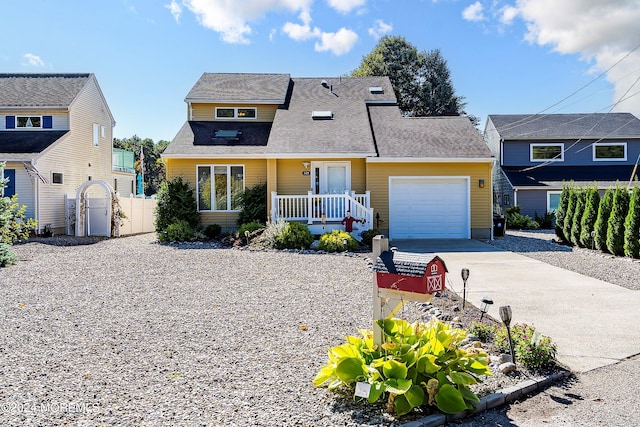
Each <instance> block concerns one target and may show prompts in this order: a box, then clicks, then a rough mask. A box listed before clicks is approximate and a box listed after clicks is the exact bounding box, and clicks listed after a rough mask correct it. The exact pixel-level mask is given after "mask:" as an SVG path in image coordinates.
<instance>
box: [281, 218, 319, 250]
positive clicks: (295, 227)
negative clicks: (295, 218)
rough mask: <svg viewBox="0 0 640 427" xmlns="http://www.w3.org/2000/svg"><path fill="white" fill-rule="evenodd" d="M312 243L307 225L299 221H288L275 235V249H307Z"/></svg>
mask: <svg viewBox="0 0 640 427" xmlns="http://www.w3.org/2000/svg"><path fill="white" fill-rule="evenodd" d="M311 243H313V235H312V234H311V231H309V227H307V226H306V225H304V224H300V223H299V222H288V223H287V225H286V226H285V227H284V229H283V230H282V231H281V233H280V234H278V236H277V237H276V242H275V246H276V248H277V249H307V248H308V247H309V246H311Z"/></svg>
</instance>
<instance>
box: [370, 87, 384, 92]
mask: <svg viewBox="0 0 640 427" xmlns="http://www.w3.org/2000/svg"><path fill="white" fill-rule="evenodd" d="M369 92H371V93H384V89H382V86H369Z"/></svg>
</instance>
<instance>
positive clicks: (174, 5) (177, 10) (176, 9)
mask: <svg viewBox="0 0 640 427" xmlns="http://www.w3.org/2000/svg"><path fill="white" fill-rule="evenodd" d="M164 7H166V8H167V9H169V11H170V12H171V14H172V15H173V19H175V20H176V22H180V15H182V7H181V6H180V5H179V4H178V2H177V1H176V0H171V3H169V4H166V5H164Z"/></svg>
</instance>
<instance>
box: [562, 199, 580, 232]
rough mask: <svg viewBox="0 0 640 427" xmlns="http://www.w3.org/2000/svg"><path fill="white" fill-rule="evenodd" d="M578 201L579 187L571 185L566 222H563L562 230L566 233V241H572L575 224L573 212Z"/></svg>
mask: <svg viewBox="0 0 640 427" xmlns="http://www.w3.org/2000/svg"><path fill="white" fill-rule="evenodd" d="M577 201H578V194H577V189H576V188H574V187H571V188H570V189H569V204H568V205H567V211H566V213H565V216H564V224H562V232H563V233H564V240H565V242H569V243H571V226H572V225H573V213H574V212H575V211H576V203H577Z"/></svg>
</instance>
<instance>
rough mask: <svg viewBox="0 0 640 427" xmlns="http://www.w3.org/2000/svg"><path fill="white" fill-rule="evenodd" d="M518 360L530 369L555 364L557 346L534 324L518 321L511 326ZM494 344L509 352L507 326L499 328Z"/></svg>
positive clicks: (499, 348)
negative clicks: (539, 332)
mask: <svg viewBox="0 0 640 427" xmlns="http://www.w3.org/2000/svg"><path fill="white" fill-rule="evenodd" d="M511 338H512V340H513V347H514V352H515V355H516V360H517V361H518V362H519V363H522V364H523V365H524V366H526V367H527V368H529V369H533V370H536V369H541V368H545V367H549V366H552V365H553V364H555V359H556V353H557V346H556V344H555V343H553V342H552V341H551V338H549V337H547V336H545V335H539V334H538V333H536V329H535V327H534V326H533V325H527V324H526V323H518V324H515V325H513V326H512V327H511ZM493 343H494V345H495V346H496V348H498V350H500V351H501V352H503V353H509V352H510V348H509V338H508V334H507V328H506V327H504V326H502V327H501V328H499V329H497V331H496V332H495V335H494V340H493Z"/></svg>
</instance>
